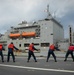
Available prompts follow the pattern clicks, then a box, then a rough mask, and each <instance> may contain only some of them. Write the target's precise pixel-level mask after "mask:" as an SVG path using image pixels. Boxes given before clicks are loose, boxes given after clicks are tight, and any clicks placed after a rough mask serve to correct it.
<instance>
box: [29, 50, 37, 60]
mask: <svg viewBox="0 0 74 75" xmlns="http://www.w3.org/2000/svg"><path fill="white" fill-rule="evenodd" d="M31 56H33V58H34V60H35V61H36V57H35V55H34V53H33V51H30V50H29V52H28V61H29V60H30V58H31Z"/></svg>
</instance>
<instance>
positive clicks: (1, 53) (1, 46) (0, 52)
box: [0, 44, 5, 62]
mask: <svg viewBox="0 0 74 75" xmlns="http://www.w3.org/2000/svg"><path fill="white" fill-rule="evenodd" d="M2 50H5V49H4V47H3V45H2V44H0V55H1V59H2V62H4V56H3V52H2Z"/></svg>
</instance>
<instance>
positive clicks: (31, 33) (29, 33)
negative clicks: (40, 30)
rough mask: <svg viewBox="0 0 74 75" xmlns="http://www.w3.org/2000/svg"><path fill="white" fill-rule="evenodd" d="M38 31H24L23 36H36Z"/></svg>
mask: <svg viewBox="0 0 74 75" xmlns="http://www.w3.org/2000/svg"><path fill="white" fill-rule="evenodd" d="M35 35H36V33H35V32H23V33H22V36H24V37H26V36H35Z"/></svg>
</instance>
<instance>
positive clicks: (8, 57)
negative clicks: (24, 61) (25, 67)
mask: <svg viewBox="0 0 74 75" xmlns="http://www.w3.org/2000/svg"><path fill="white" fill-rule="evenodd" d="M10 54H11V56H12V58H13V61H15V56H14V53H13V51H12V52H10V51H8V56H7V61H8V62H9V60H10Z"/></svg>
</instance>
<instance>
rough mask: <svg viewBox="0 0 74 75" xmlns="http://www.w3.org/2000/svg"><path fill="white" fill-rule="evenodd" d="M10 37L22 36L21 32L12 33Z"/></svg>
mask: <svg viewBox="0 0 74 75" xmlns="http://www.w3.org/2000/svg"><path fill="white" fill-rule="evenodd" d="M9 37H11V38H15V37H20V34H19V33H16V34H10V35H9Z"/></svg>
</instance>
